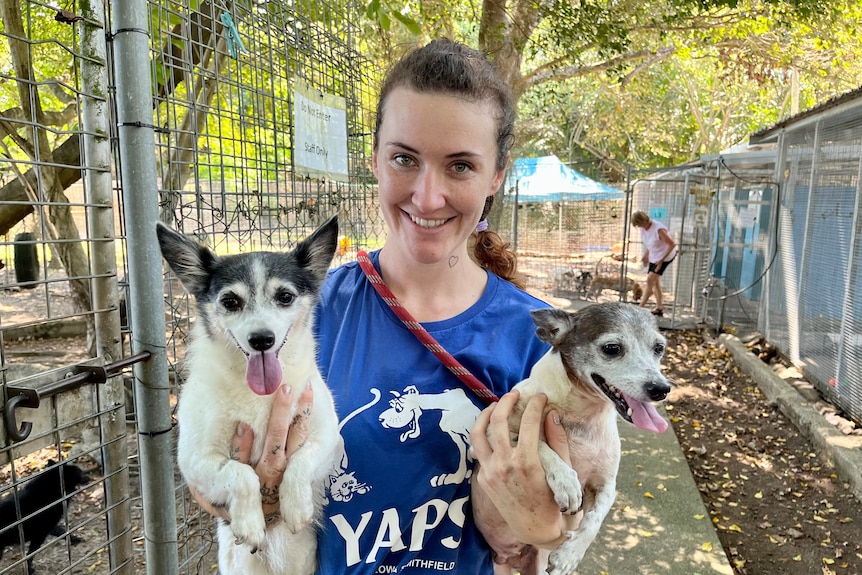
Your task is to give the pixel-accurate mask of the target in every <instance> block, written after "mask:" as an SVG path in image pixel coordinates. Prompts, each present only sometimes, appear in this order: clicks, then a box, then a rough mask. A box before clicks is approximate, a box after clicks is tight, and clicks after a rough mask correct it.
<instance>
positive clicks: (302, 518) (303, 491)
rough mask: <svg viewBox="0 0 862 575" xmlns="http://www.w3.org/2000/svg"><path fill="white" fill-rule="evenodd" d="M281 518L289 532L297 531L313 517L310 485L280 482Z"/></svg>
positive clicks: (312, 495)
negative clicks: (289, 485)
mask: <svg viewBox="0 0 862 575" xmlns="http://www.w3.org/2000/svg"><path fill="white" fill-rule="evenodd" d="M279 506H280V508H281V518H282V520H283V521H284V524H285V526H286V527H287V529H288V530H289V531H290V532H291V533H299V532H300V531H301V530H302V529H303V528H304V527H306V526H307V525H308V524H310V523H311V522H312V520H313V519H314V493H313V492H312V489H311V486H308V485H305V486H292V487H291V488H289V489H286V488H285V485H283V484H282V489H281V501H280V502H279Z"/></svg>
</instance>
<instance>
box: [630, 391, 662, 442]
mask: <svg viewBox="0 0 862 575" xmlns="http://www.w3.org/2000/svg"><path fill="white" fill-rule="evenodd" d="M625 397H626V402H627V403H628V404H629V407H630V408H631V409H632V423H634V424H635V426H637V427H638V428H639V429H643V430H645V431H655V432H656V433H661V432H663V431H664V430H666V429H667V421H665V420H664V418H663V417H662V416H661V415H659V414H658V410H656V408H655V406H654V405H653V404H651V403H644V402H643V401H638V400H636V399H632V398H631V397H629V396H627V395H626V396H625Z"/></svg>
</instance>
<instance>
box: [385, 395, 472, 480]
mask: <svg viewBox="0 0 862 575" xmlns="http://www.w3.org/2000/svg"><path fill="white" fill-rule="evenodd" d="M392 394H393V395H395V397H394V398H392V399H390V400H389V405H390V407H389V409H387V410H386V411H384V412H383V413H381V414H380V418H379V419H380V423H381V425H383V427H385V428H394V429H403V428H405V427H406V428H407V430H406V431H404V432H402V433H401V441H407V440H408V439H414V438H416V437H419V435H420V434H421V433H422V429H421V428H420V427H419V420H420V419H421V417H422V413H423V412H425V411H429V410H440V411H441V412H442V413H441V415H440V429H441V430H442V431H443V432H444V433H446V434H447V435H448V436H449V438H450V439H452V442H453V443H454V444H455V447H457V448H458V453H459V459H458V469H457V470H456V471H455V472H454V473H443V474H441V475H435V476H434V477H432V478H431V486H432V487H437V486H439V485H447V484H452V483H461V482H462V481H464V479H466V478H467V477H469V474H470V472H469V470H468V469H467V462H468V460H470V459H472V458H471V457H470V455H469V453H470V443H469V439H470V429H471V428H472V427H473V424H474V423H475V421H476V418H477V417H478V416H479V408H478V407H476V406H475V405H473V402H471V401H470V400H469V399H468V398H467V394H466V393H465V392H464V390H463V389H448V390H446V391H444V392H442V393H419V390H418V389H416V386H415V385H410V386H408V387H406V388H405V389H404V392H403V393H400V394H399V393H398V392H395V391H393V392H392Z"/></svg>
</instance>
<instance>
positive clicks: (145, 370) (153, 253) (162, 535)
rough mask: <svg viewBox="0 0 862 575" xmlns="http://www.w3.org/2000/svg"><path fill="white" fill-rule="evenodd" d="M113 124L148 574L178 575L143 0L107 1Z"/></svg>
mask: <svg viewBox="0 0 862 575" xmlns="http://www.w3.org/2000/svg"><path fill="white" fill-rule="evenodd" d="M112 6H113V12H112V35H113V37H114V57H115V59H114V66H115V75H116V79H117V127H118V133H119V142H120V174H121V177H122V186H123V199H124V209H125V213H126V214H127V215H130V216H132V217H128V218H126V232H127V244H128V251H129V286H130V302H129V303H130V305H129V310H130V312H131V313H130V318H131V325H132V327H133V332H132V333H133V339H132V352H133V353H138V352H142V351H149V352H150V353H151V354H152V357H151V360H150V361H148V362H144V363H142V364H137V365H136V366H135V397H136V404H135V411H136V413H137V417H138V420H137V424H138V446H139V448H138V449H139V454H140V464H141V494H142V496H143V501H144V506H143V507H144V534H145V540H146V561H147V573H148V574H149V575H174V574H176V573H178V572H179V561H178V553H177V519H176V506H175V502H174V465H173V462H174V457H173V439H174V434H173V433H172V427H171V408H170V387H169V382H168V363H167V353H166V349H165V342H166V338H165V317H164V313H162V312H161V311H159V310H162V309H163V308H164V288H163V285H162V264H161V257H160V256H159V248H158V243H157V240H156V229H155V225H156V221H157V219H158V184H157V178H156V150H155V137H154V126H153V96H152V94H153V90H152V83H151V79H150V74H149V70H150V60H149V55H150V41H149V33H148V21H149V20H148V16H149V6H148V5H147V2H146V0H128V1H127V2H115V3H113V4H112Z"/></svg>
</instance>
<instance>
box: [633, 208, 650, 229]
mask: <svg viewBox="0 0 862 575" xmlns="http://www.w3.org/2000/svg"><path fill="white" fill-rule="evenodd" d="M648 223H649V216H648V215H646V212H635V213H633V214H632V225H633V226H637V227H640V226H645V225H647V224H648Z"/></svg>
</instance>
